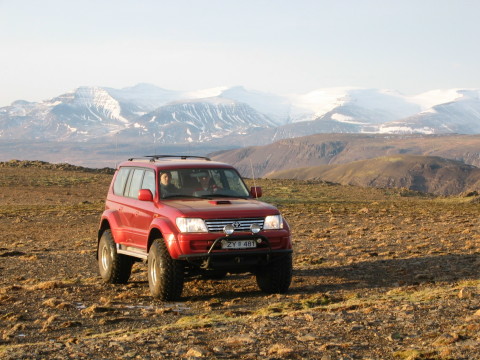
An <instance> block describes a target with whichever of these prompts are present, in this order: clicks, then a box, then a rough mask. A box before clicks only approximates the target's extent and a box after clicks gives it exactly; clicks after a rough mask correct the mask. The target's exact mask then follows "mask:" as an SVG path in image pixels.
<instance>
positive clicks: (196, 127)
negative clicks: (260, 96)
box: [120, 97, 275, 144]
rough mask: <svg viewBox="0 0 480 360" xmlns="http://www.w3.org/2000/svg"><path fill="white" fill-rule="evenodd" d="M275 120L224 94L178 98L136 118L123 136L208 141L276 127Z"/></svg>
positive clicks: (168, 142)
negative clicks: (141, 135)
mask: <svg viewBox="0 0 480 360" xmlns="http://www.w3.org/2000/svg"><path fill="white" fill-rule="evenodd" d="M274 125H275V124H274V123H273V122H272V121H271V120H270V119H269V118H268V117H267V116H265V115H263V114H261V113H259V112H258V111H256V110H254V109H253V108H252V107H250V106H249V105H247V104H245V103H240V102H235V101H233V100H227V99H223V98H220V97H212V98H206V99H195V100H189V101H177V102H173V103H170V104H168V105H165V106H161V107H159V108H158V109H156V110H154V111H152V112H150V113H148V114H145V115H143V116H141V117H139V118H137V119H136V121H135V122H134V123H133V126H131V127H130V128H129V129H128V130H124V131H123V132H121V133H120V136H121V137H125V136H133V137H135V135H136V133H143V134H152V136H153V138H154V141H155V142H159V143H161V144H175V143H192V142H204V141H210V140H213V139H216V138H217V139H218V138H222V137H226V136H228V135H232V134H233V135H234V136H236V135H240V134H247V133H249V132H251V131H253V130H258V129H266V128H273V127H274Z"/></svg>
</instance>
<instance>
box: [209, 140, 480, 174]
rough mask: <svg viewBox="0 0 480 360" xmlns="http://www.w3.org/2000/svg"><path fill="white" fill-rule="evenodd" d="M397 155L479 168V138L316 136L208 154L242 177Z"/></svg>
mask: <svg viewBox="0 0 480 360" xmlns="http://www.w3.org/2000/svg"><path fill="white" fill-rule="evenodd" d="M397 154H400V155H402V154H404V155H424V156H439V157H442V158H446V159H451V160H457V161H460V162H462V163H465V164H469V165H474V166H477V167H480V135H386V134H384V135H379V134H316V135H311V136H304V137H301V138H293V139H284V140H280V141H277V142H275V143H272V144H268V145H263V146H251V147H246V148H242V149H235V150H230V151H223V152H218V153H214V154H211V156H212V157H213V159H215V160H218V161H223V162H227V163H229V164H232V165H234V166H235V167H237V168H238V169H239V171H240V172H241V173H242V175H244V176H249V177H251V176H252V171H253V174H254V175H255V176H256V177H262V176H264V175H265V174H267V173H271V172H274V171H280V170H287V169H294V168H299V167H308V166H318V165H326V164H345V163H350V162H352V161H358V160H366V159H373V158H378V157H382V156H391V155H397Z"/></svg>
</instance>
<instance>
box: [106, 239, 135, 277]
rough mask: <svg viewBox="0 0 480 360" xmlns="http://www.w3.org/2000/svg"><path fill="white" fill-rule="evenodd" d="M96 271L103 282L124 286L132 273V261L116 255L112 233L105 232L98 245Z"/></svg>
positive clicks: (126, 257)
mask: <svg viewBox="0 0 480 360" xmlns="http://www.w3.org/2000/svg"><path fill="white" fill-rule="evenodd" d="M97 258H98V269H99V271H100V276H101V277H102V279H103V281H105V282H106V283H109V284H125V283H127V282H128V279H129V278H130V274H131V273H132V265H133V259H132V258H131V257H130V256H127V255H121V254H117V249H116V247H115V242H114V241H113V236H112V232H111V231H110V230H105V231H104V232H103V234H102V237H101V238H100V242H99V244H98V256H97Z"/></svg>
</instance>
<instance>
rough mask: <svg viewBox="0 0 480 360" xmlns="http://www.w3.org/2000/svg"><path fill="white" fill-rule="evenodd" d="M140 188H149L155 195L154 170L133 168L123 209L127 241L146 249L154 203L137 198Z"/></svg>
mask: <svg viewBox="0 0 480 360" xmlns="http://www.w3.org/2000/svg"><path fill="white" fill-rule="evenodd" d="M140 189H149V190H150V191H151V192H152V195H153V196H154V197H155V192H156V182H155V172H154V171H153V170H152V169H142V168H135V169H133V173H132V175H131V177H130V180H129V184H128V188H127V191H126V197H127V199H126V201H125V206H124V211H123V215H124V217H125V219H126V223H127V233H128V242H129V243H131V245H132V246H135V247H138V248H141V249H144V250H146V248H147V240H148V230H149V229H150V224H151V223H152V220H153V214H154V211H155V205H154V203H153V201H141V200H138V193H139V191H140Z"/></svg>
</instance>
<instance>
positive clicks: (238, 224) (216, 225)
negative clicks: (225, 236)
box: [205, 218, 265, 232]
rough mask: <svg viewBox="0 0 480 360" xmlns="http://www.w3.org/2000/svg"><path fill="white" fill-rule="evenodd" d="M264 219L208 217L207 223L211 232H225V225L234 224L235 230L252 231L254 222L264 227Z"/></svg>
mask: <svg viewBox="0 0 480 360" xmlns="http://www.w3.org/2000/svg"><path fill="white" fill-rule="evenodd" d="M264 220H265V219H264V218H241V219H207V220H205V224H206V225H207V229H208V231H209V232H223V228H224V227H225V225H233V227H234V228H235V231H250V226H251V225H252V224H257V225H259V226H260V229H263V222H264Z"/></svg>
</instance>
